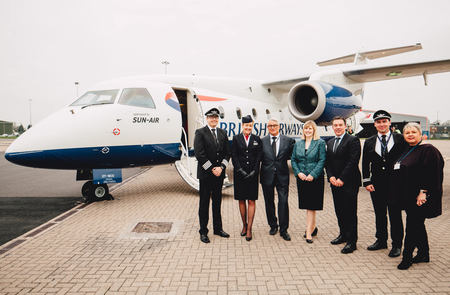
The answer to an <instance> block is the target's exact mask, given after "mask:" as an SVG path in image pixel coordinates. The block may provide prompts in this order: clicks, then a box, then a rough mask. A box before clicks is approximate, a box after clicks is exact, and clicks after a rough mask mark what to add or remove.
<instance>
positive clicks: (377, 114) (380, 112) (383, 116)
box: [373, 110, 391, 122]
mask: <svg viewBox="0 0 450 295" xmlns="http://www.w3.org/2000/svg"><path fill="white" fill-rule="evenodd" d="M379 119H388V120H389V121H390V120H391V114H389V113H388V112H386V111H384V110H378V111H376V112H375V113H374V114H373V121H374V122H375V121H376V120H379Z"/></svg>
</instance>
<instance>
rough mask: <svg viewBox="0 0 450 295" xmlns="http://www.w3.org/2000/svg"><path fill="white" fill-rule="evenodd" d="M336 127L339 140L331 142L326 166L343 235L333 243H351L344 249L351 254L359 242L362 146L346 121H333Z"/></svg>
mask: <svg viewBox="0 0 450 295" xmlns="http://www.w3.org/2000/svg"><path fill="white" fill-rule="evenodd" d="M332 127H333V131H334V133H335V135H336V137H335V138H332V139H330V140H329V141H328V142H327V160H326V166H325V167H326V171H327V177H328V181H329V182H330V184H331V192H332V194H333V202H334V210H335V212H336V217H337V221H338V225H339V231H340V233H339V236H338V237H337V238H336V239H334V240H332V241H331V244H333V245H337V244H342V243H347V244H346V245H345V246H344V248H343V249H342V250H341V252H342V253H344V254H347V253H352V252H353V251H354V250H356V241H357V239H358V228H357V226H358V217H357V197H358V190H359V187H360V186H361V172H360V171H359V167H358V163H359V158H360V156H361V144H360V142H359V139H358V138H357V137H355V136H352V135H349V134H347V133H346V132H345V128H346V122H345V118H343V117H335V118H333V121H332Z"/></svg>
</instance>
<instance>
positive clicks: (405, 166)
mask: <svg viewBox="0 0 450 295" xmlns="http://www.w3.org/2000/svg"><path fill="white" fill-rule="evenodd" d="M403 137H404V138H405V141H406V142H407V143H408V144H409V148H408V149H407V150H405V152H404V153H403V154H402V155H401V156H400V158H399V159H398V160H397V163H396V164H395V165H394V170H393V175H392V176H393V177H394V180H395V181H396V183H397V186H395V187H396V188H397V189H398V191H394V194H392V196H399V199H397V200H396V201H397V202H398V203H399V205H400V206H402V208H403V209H405V210H406V236H405V243H404V249H403V259H402V262H401V263H400V264H399V265H398V266H397V268H398V269H408V268H409V267H410V266H411V265H412V264H413V263H420V262H429V261H430V253H429V249H430V248H429V245H428V237H427V231H426V228H425V219H426V218H433V217H437V216H439V215H441V214H442V181H443V168H444V159H443V158H442V155H441V153H440V152H439V150H438V149H436V148H435V147H434V146H432V145H431V144H424V143H422V130H421V128H420V125H419V124H417V123H408V124H406V125H405V127H404V129H403ZM415 248H417V255H416V256H415V257H412V255H413V252H414V250H415Z"/></svg>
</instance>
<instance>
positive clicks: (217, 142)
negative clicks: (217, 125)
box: [211, 128, 219, 145]
mask: <svg viewBox="0 0 450 295" xmlns="http://www.w3.org/2000/svg"><path fill="white" fill-rule="evenodd" d="M211 132H212V134H213V136H214V140H215V141H216V145H219V141H218V140H217V135H216V129H214V128H213V129H211Z"/></svg>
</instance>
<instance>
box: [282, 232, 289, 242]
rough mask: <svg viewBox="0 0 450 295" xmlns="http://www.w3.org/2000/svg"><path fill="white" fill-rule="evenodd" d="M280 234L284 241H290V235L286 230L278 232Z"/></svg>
mask: <svg viewBox="0 0 450 295" xmlns="http://www.w3.org/2000/svg"><path fill="white" fill-rule="evenodd" d="M280 236H281V237H282V238H283V239H284V240H285V241H290V240H291V236H290V235H289V234H288V232H287V231H286V232H284V233H280Z"/></svg>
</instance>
